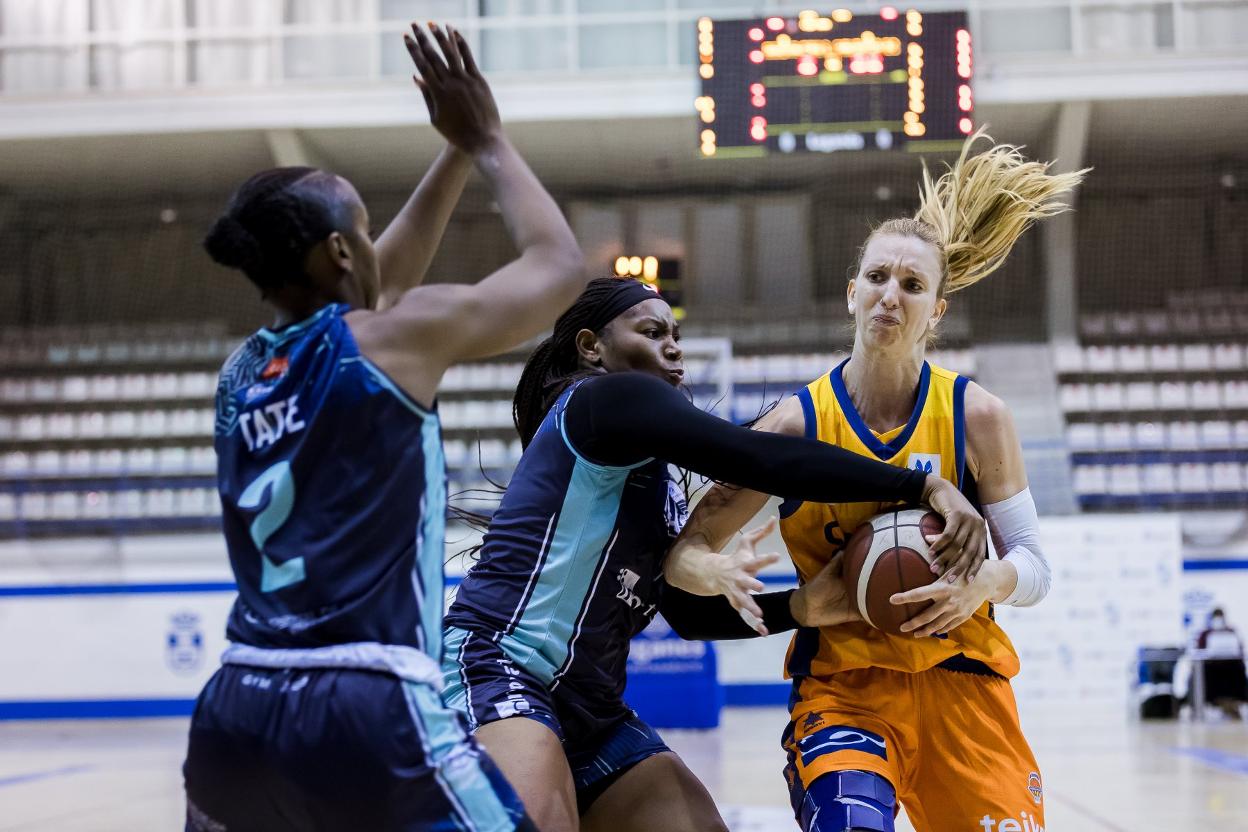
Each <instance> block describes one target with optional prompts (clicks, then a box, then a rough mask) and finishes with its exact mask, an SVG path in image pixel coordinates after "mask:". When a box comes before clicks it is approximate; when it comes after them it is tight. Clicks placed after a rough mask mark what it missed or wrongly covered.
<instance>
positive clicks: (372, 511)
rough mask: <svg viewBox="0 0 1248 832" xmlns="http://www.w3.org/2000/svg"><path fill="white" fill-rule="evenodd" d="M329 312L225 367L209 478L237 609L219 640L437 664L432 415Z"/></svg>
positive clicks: (242, 352)
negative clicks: (414, 654)
mask: <svg viewBox="0 0 1248 832" xmlns="http://www.w3.org/2000/svg"><path fill="white" fill-rule="evenodd" d="M347 311H348V307H346V306H345V305H342V304H333V305H330V306H326V307H325V308H323V309H321V310H320V311H319V312H317V313H316V314H315V315H313V316H311V317H310V318H307V319H305V320H303V321H301V322H299V323H297V324H294V325H292V326H288V327H284V328H282V329H280V330H276V331H273V330H269V329H261V330H259V331H258V332H256V333H255V334H254V335H252V336H251V337H249V338H248V339H247V340H246V341H245V342H243V344H242V345H241V346H240V347H239V348H238V350H236V351H235V353H234V354H233V355H232V356H230V358H229V359H228V360H227V361H226V363H225V366H224V367H223V368H222V370H221V377H220V381H219V384H218V388H217V418H216V430H215V444H216V450H217V461H218V469H217V478H218V487H219V490H220V493H221V503H222V509H223V514H224V527H225V539H226V544H227V546H228V549H229V556H230V565H231V567H232V568H233V570H234V576H235V578H236V580H237V581H238V599H237V601H236V602H235V604H234V608H233V610H232V612H231V614H230V619H229V625H228V630H227V636H228V637H229V639H230V640H231V641H233V642H238V643H242V644H247V645H253V646H256V647H263V648H306V647H319V646H325V645H333V644H344V643H354V642H379V643H381V644H393V645H403V646H409V647H415V648H417V649H419V650H422V651H424V652H425V653H426V654H428V655H429V656H431V657H432V658H433V659H434V660H435V661H437V660H438V659H439V657H440V655H441V640H442V607H443V574H442V566H443V548H444V526H445V521H446V468H445V463H444V460H443V455H442V440H441V434H440V430H439V425H438V418H437V415H436V413H433V412H430V411H428V410H426V409H424V408H422V407H421V406H420V405H418V404H417V403H416V402H414V401H412V399H411V398H410V397H409V396H408V395H406V394H405V393H404V392H403V391H402V390H400V389H399V387H398V386H397V385H396V384H395V383H394V382H393V381H391V380H390V379H389V378H388V377H387V376H386V375H385V374H384V373H382V371H381V370H380V369H378V368H377V367H376V366H374V365H373V364H372V363H371V362H370V361H369V360H368V359H367V358H365V357H364V356H363V355H361V354H360V351H359V348H358V346H357V345H356V342H355V338H354V337H353V336H352V334H351V330H350V328H349V327H348V326H347V323H346V321H345V320H344V319H343V315H345V314H346V312H347Z"/></svg>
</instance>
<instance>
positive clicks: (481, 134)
mask: <svg viewBox="0 0 1248 832" xmlns="http://www.w3.org/2000/svg"><path fill="white" fill-rule="evenodd" d="M434 40H436V41H437V46H436V47H435V46H434V44H433V41H434ZM403 43H404V45H406V46H407V52H408V54H409V55H411V57H412V63H414V64H415V65H416V71H417V73H418V74H417V75H413V76H412V80H413V81H415V82H416V86H417V87H419V88H420V91H421V94H423V95H424V97H425V104H426V105H427V106H428V107H429V119H430V121H432V122H433V126H434V127H435V128H437V130H438V132H439V133H441V134H442V135H443V136H445V137H446V140H447V141H449V142H450V143H451V144H453V145H455V146H456V147H458V148H459V149H460V150H462V151H464V152H465V153H474V152H476V151H477V150H479V149H480V148H481V147H483V146H484V145H486V144H488V143H489V142H490V141H491V140H492V139H493V138H495V137H496V136H498V135H499V133H501V132H502V122H501V120H500V119H499V116H498V105H497V104H495V103H494V94H493V93H492V92H491V91H490V85H489V84H488V83H486V80H485V77H484V76H483V75H482V74H481V70H480V69H478V68H477V62H476V60H475V59H474V58H473V57H472V51H471V50H470V49H469V48H468V42H467V41H466V40H464V36H463V35H461V34H460V33H459V32H458V31H456V30H455V29H454V28H452V27H450V26H446V27H441V26H438V25H437V24H436V23H430V24H429V34H426V33H425V31H424V30H423V29H421V27H420V26H419V25H418V24H415V23H413V24H412V33H411V34H410V35H408V34H406V33H405V34H404V35H403ZM439 50H440V51H439Z"/></svg>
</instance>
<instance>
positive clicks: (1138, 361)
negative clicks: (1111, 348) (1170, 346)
mask: <svg viewBox="0 0 1248 832" xmlns="http://www.w3.org/2000/svg"><path fill="white" fill-rule="evenodd" d="M1116 360H1117V363H1118V370H1119V372H1123V373H1142V372H1144V371H1145V370H1147V369H1148V350H1147V349H1146V348H1145V347H1143V346H1141V345H1140V344H1126V345H1123V346H1121V347H1119V348H1118V356H1117V359H1116Z"/></svg>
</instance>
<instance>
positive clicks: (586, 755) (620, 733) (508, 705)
mask: <svg viewBox="0 0 1248 832" xmlns="http://www.w3.org/2000/svg"><path fill="white" fill-rule="evenodd" d="M445 646H446V649H445V650H444V651H443V664H442V667H443V670H444V674H443V684H444V685H445V687H444V689H443V694H444V696H445V698H446V702H447V704H448V705H450V706H451V707H453V708H456V709H458V710H460V711H462V712H463V713H464V714H465V715H467V717H468V721H469V724H470V725H471V727H472V728H473V730H476V729H477V728H478V727H480V726H481V725H488V724H489V723H491V722H497V721H498V720H500V719H508V718H510V717H514V716H522V717H526V718H528V719H532V720H535V721H537V722H540V723H542V724H543V725H545V726H546V727H547V728H549V729H550V730H551V731H553V732H554V733H555V736H557V737H559V740H560V742H562V743H563V750H564V754H566V755H567V758H568V766H569V767H570V768H571V769H572V782H573V783H574V784H575V786H576V800H577V804H578V806H579V807H580V810H581V812H584V811H585V810H586V809H588V808H589V806H590V804H591V803H593V802H594V800H596V799H597V798H598V796H599V795H601V794H602V793H603V792H604V791H606V790H607V788H608V787H609V786H610V785H611V784H612V783H614V782H615V781H616V780H618V779H619V778H620V777H621V776H622V775H623V774H624V772H626V771H628V770H629V769H630V768H632V767H633V766H635V765H637V764H638V763H640V762H641V761H642V760H644V759H646V758H647V757H652V756H654V755H655V754H661V753H663V752H664V751H671V749H670V748H668V747H667V744H666V743H665V742H663V738H662V737H660V736H659V734H658V732H657V731H655V730H654V729H653V728H651V727H650V726H649V725H647V724H646V723H645V722H644V721H643V720H641V719H640V718H638V716H637V714H636V713H635V712H634V711H633V710H632V709H631V708H629V707H628V706H627V705H625V704H624V703H623V702H622V701H619V702H610V701H602V700H601V699H599V698H596V697H578V696H576V694H575V692H574V691H572V690H565V688H566V685H565V686H561V687H560V688H559V690H558V692H557V693H553V692H552V691H550V690H549V689H548V688H547V687H546V685H544V684H543V683H542V682H541V680H540V679H538V678H536V677H535V676H533V674H531V673H529V671H527V670H526V669H525V668H523V667H521V666H520V665H518V664H516V663H515V662H514V661H513V660H512V659H511V658H510V657H509V656H508V655H507V654H506V653H505V652H503V649H502V648H501V647H499V646H498V644H497V643H495V642H494V641H493V640H491V639H488V638H481V637H478V636H476V635H471V634H469V633H468V632H467V631H465V630H461V629H459V628H454V627H452V628H448V630H447V635H446V642H445Z"/></svg>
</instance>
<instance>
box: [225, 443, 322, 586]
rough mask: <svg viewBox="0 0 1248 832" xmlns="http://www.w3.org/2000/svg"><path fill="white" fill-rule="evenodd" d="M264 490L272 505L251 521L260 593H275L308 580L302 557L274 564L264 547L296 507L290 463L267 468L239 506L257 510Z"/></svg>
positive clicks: (252, 484)
mask: <svg viewBox="0 0 1248 832" xmlns="http://www.w3.org/2000/svg"><path fill="white" fill-rule="evenodd" d="M265 491H268V492H269V504H268V505H267V506H265V507H264V510H263V511H261V512H260V513H259V514H257V515H256V517H255V519H254V520H252V521H251V540H252V542H253V543H255V544H256V551H258V552H259V553H260V563H261V570H260V591H261V592H275V591H277V590H279V589H282V588H283V587H287V586H290V585H291V584H297V583H299V582H300V581H302V580H303V579H304V578H305V577H307V576H306V575H305V574H304V571H303V558H301V557H299V558H291V559H290V560H288V561H286V562H285V563H274V562H273V561H272V560H271V559H270V558H269V556H268V555H266V554H265V553H264V544H265V543H267V542H268V540H269V538H270V537H272V536H273V534H274V533H275V532H276V531H277V530H278V529H280V528H281V527H282V524H283V523H285V522H286V521H287V520H288V519H289V518H290V512H291V509H293V508H294V507H295V479H294V477H293V476H291V473H290V463H289V462H286V461H282V462H279V463H277V464H276V465H272V466H270V467H269V468H267V469H265V471H264V473H263V474H261V475H260V476H258V477H256V479H255V480H254V481H252V483H251V485H249V486H247V488H246V489H245V490H244V491H243V493H242V496H240V497H239V498H238V507H239V508H258V507H259V506H260V500H261V499H263V498H264V494H265Z"/></svg>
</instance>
